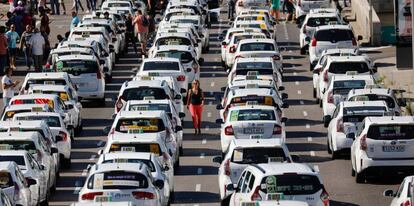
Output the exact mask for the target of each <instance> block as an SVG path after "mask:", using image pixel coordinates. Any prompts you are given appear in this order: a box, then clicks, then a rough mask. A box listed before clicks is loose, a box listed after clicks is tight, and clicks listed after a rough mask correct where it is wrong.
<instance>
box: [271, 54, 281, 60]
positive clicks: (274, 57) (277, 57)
mask: <svg viewBox="0 0 414 206" xmlns="http://www.w3.org/2000/svg"><path fill="white" fill-rule="evenodd" d="M272 58H273V60H280V56H279V55H273V57H272Z"/></svg>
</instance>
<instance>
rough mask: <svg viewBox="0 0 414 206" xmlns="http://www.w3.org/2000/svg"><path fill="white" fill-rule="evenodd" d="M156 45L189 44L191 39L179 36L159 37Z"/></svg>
mask: <svg viewBox="0 0 414 206" xmlns="http://www.w3.org/2000/svg"><path fill="white" fill-rule="evenodd" d="M158 45H159V46H163V45H187V46H191V41H190V40H189V39H187V38H181V37H167V38H160V39H159V40H158Z"/></svg>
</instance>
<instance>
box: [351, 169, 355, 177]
mask: <svg viewBox="0 0 414 206" xmlns="http://www.w3.org/2000/svg"><path fill="white" fill-rule="evenodd" d="M351 176H352V177H355V170H354V168H351Z"/></svg>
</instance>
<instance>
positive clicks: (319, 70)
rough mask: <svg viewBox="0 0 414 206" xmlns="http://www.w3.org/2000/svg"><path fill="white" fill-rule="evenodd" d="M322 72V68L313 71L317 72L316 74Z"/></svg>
mask: <svg viewBox="0 0 414 206" xmlns="http://www.w3.org/2000/svg"><path fill="white" fill-rule="evenodd" d="M321 70H322V67H318V68H316V69H313V71H316V72H318V73H319V72H321Z"/></svg>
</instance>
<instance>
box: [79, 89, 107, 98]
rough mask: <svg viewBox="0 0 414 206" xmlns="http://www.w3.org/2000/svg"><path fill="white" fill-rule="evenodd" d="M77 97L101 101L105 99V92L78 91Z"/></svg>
mask: <svg viewBox="0 0 414 206" xmlns="http://www.w3.org/2000/svg"><path fill="white" fill-rule="evenodd" d="M78 95H79V96H80V97H82V99H102V98H104V97H105V91H103V90H102V91H100V90H98V91H90V92H89V91H88V92H84V91H78Z"/></svg>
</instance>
